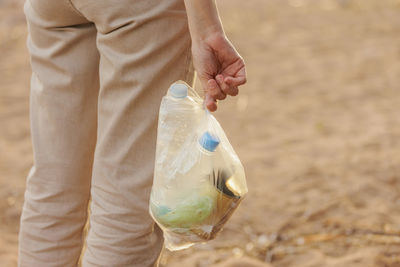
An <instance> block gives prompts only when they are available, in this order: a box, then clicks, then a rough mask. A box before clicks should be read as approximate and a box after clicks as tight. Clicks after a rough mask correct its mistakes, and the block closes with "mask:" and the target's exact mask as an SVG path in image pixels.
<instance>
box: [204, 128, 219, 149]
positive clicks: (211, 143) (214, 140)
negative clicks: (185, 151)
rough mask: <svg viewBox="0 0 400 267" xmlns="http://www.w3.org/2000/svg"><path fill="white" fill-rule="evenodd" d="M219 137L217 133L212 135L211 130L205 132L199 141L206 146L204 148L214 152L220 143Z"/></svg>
mask: <svg viewBox="0 0 400 267" xmlns="http://www.w3.org/2000/svg"><path fill="white" fill-rule="evenodd" d="M219 142H220V141H219V138H218V136H215V135H212V134H210V133H209V132H205V133H204V134H203V135H202V136H201V138H200V140H199V143H200V145H201V146H202V147H203V148H204V149H206V150H208V151H210V152H214V151H215V149H216V148H217V146H218V145H219Z"/></svg>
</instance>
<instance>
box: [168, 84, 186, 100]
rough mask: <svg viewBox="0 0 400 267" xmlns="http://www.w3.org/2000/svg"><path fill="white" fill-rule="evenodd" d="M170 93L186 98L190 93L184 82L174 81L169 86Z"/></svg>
mask: <svg viewBox="0 0 400 267" xmlns="http://www.w3.org/2000/svg"><path fill="white" fill-rule="evenodd" d="M169 93H170V94H171V96H173V97H176V98H185V97H187V95H188V88H187V86H186V85H185V84H183V83H174V84H173V85H171V87H170V88H169Z"/></svg>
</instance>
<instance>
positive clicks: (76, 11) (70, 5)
mask: <svg viewBox="0 0 400 267" xmlns="http://www.w3.org/2000/svg"><path fill="white" fill-rule="evenodd" d="M66 2H67V4H68V7H69V8H70V9H71V10H72V11H73V12H75V13H76V14H78V15H79V16H81V17H85V16H84V15H83V14H82V13H81V12H80V11H79V10H78V8H77V7H76V6H75V5H74V3H72V0H67V1H66Z"/></svg>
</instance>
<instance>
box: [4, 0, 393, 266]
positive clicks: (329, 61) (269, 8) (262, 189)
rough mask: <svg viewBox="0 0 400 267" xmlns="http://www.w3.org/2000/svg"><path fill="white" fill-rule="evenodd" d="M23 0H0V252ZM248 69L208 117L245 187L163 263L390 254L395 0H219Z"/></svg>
mask: <svg viewBox="0 0 400 267" xmlns="http://www.w3.org/2000/svg"><path fill="white" fill-rule="evenodd" d="M20 2H21V1H20V0H18V1H16V0H0V51H1V59H0V211H1V212H0V222H1V224H0V236H1V238H0V265H1V266H4V267H9V266H16V259H17V233H18V222H19V214H20V212H21V206H22V202H23V192H24V187H25V177H26V175H27V173H28V171H29V168H30V166H31V164H32V152H31V144H30V136H29V116H28V112H29V107H28V103H29V97H28V95H29V75H30V67H29V60H28V54H27V51H26V48H25V38H26V25H25V22H24V16H23V14H22V9H21V3H20ZM218 3H219V6H220V10H221V15H222V17H223V21H224V23H225V27H226V32H227V34H228V36H229V37H230V38H231V40H232V41H233V43H235V44H236V46H237V48H238V50H239V51H240V52H241V54H242V55H243V57H244V58H245V60H246V62H247V69H248V76H249V82H248V84H247V85H246V86H244V87H243V88H242V90H241V95H240V97H238V98H232V99H229V100H228V101H225V103H222V104H221V105H220V110H219V111H218V112H217V114H216V116H217V118H218V119H219V120H220V121H221V124H222V125H223V127H224V128H225V130H226V132H227V135H228V137H229V138H230V139H231V141H232V144H233V145H234V147H235V148H236V150H237V152H238V154H239V156H240V157H241V159H242V161H243V164H244V166H245V168H246V171H247V178H248V186H249V189H250V192H249V194H248V196H247V198H246V199H245V201H244V202H243V204H242V205H241V207H240V208H239V210H238V211H237V212H236V214H234V216H233V217H232V219H231V220H230V221H229V222H228V224H227V225H226V227H225V229H224V231H223V232H222V233H221V234H220V236H219V237H218V238H217V239H216V240H214V241H211V242H209V243H207V244H203V245H196V246H195V247H193V248H190V249H188V250H184V251H180V252H176V253H170V252H166V253H165V254H164V256H163V258H162V266H167V267H170V266H171V267H175V266H186V267H191V266H193V267H203V266H220V267H221V266H269V265H271V266H275V267H285V266H299V267H306V266H307V267H317V266H328V267H333V266H335V267H336V266H337V267H339V266H340V267H341V266H351V267H353V266H355V267H358V266H359V267H368V266H400V164H399V163H400V88H399V84H400V62H399V61H400V19H399V13H400V2H399V1H394V0H379V1H376V0H358V1H355V0H352V1H351V0H348V1H346V0H341V1H333V0H290V1H284V0H251V1H240V0H220V1H219V2H218Z"/></svg>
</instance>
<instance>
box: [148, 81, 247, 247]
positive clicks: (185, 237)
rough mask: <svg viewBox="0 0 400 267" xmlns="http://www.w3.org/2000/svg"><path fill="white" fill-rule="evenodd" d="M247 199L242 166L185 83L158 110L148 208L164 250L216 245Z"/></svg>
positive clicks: (198, 98)
mask: <svg viewBox="0 0 400 267" xmlns="http://www.w3.org/2000/svg"><path fill="white" fill-rule="evenodd" d="M185 90H186V92H187V93H185ZM246 193H247V186H246V178H245V173H244V169H243V166H242V164H241V162H240V160H239V158H238V156H237V155H236V153H235V151H234V150H233V148H232V146H231V144H230V143H229V141H228V138H227V137H226V135H225V133H224V131H223V129H222V128H221V126H220V124H219V123H218V121H217V120H216V119H215V117H214V116H213V115H211V114H210V113H209V112H208V110H207V109H205V108H204V106H203V99H202V98H201V97H200V96H199V95H198V94H197V93H196V91H195V90H194V89H193V88H191V87H190V86H189V85H187V84H186V83H184V82H182V81H178V82H176V83H174V84H173V85H171V87H170V89H169V91H168V93H167V95H165V96H164V97H163V99H162V102H161V106H160V112H159V121H158V132H157V148H156V160H155V168H154V180H153V187H152V191H151V197H150V208H149V211H150V214H151V216H152V217H153V219H154V220H155V221H156V223H157V224H158V225H159V226H160V227H161V229H162V230H163V232H164V239H165V246H166V247H167V248H168V249H169V250H179V249H184V248H187V247H190V246H191V245H193V244H194V243H197V242H205V241H208V240H211V239H214V238H215V237H216V235H217V234H218V232H220V231H221V229H222V227H223V226H224V224H225V223H226V222H227V220H228V219H229V218H230V216H231V215H232V213H233V212H234V211H235V210H236V208H237V207H238V205H239V203H240V202H241V201H242V199H243V197H244V196H245V194H246Z"/></svg>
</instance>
